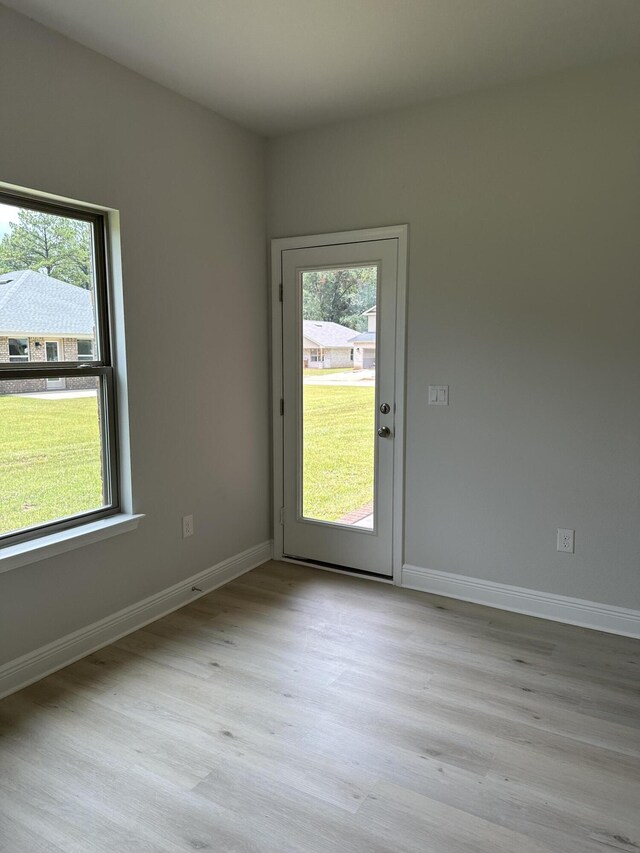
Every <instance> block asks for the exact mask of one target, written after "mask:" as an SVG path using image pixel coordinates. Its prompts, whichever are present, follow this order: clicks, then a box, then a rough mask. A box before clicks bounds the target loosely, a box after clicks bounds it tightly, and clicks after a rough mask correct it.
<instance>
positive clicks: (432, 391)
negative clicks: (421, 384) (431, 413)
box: [429, 385, 449, 406]
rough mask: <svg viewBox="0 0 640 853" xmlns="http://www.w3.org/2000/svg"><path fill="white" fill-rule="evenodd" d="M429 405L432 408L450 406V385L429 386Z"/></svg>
mask: <svg viewBox="0 0 640 853" xmlns="http://www.w3.org/2000/svg"><path fill="white" fill-rule="evenodd" d="M429 405H430V406H448V405H449V386H448V385H429Z"/></svg>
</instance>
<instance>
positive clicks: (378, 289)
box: [282, 239, 398, 577]
mask: <svg viewBox="0 0 640 853" xmlns="http://www.w3.org/2000/svg"><path fill="white" fill-rule="evenodd" d="M397 281H398V240H397V239H380V240H371V241H369V242H355V243H342V244H339V245H324V246H317V247H313V248H297V249H289V250H284V251H282V367H283V375H282V388H283V397H284V414H283V432H282V437H283V469H284V470H283V492H282V494H283V503H284V507H283V513H282V521H283V528H284V529H283V554H284V556H288V557H291V558H296V559H301V560H304V561H309V562H317V563H320V564H328V565H330V566H337V567H342V568H346V569H356V570H360V571H365V572H369V573H372V574H377V575H383V576H387V577H390V576H391V575H392V565H393V558H392V550H393V541H392V533H393V505H394V499H393V498H394V496H393V482H394V426H395V425H394V414H395V406H396V393H395V351H396V290H397ZM309 339H312V340H313V341H315V342H317V344H318V346H320V347H322V348H323V349H324V350H325V351H326V350H329V351H330V352H332V353H334V354H335V357H334V358H332V359H331V360H330V363H331V364H332V365H333V364H334V363H336V364H342V365H343V366H342V367H340V366H338V367H332V368H331V369H326V368H322V367H319V368H318V367H316V368H313V369H310V368H309V367H308V366H307V360H305V354H304V341H305V340H307V341H308V340H309ZM374 354H375V357H374Z"/></svg>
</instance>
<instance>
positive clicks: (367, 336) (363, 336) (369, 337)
mask: <svg viewBox="0 0 640 853" xmlns="http://www.w3.org/2000/svg"><path fill="white" fill-rule="evenodd" d="M375 339H376V333H375V332H360V334H359V335H356V336H355V338H351V343H353V344H364V343H367V341H375Z"/></svg>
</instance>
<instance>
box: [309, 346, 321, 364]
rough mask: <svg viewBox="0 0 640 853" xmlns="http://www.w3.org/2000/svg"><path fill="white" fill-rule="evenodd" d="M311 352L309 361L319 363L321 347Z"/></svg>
mask: <svg viewBox="0 0 640 853" xmlns="http://www.w3.org/2000/svg"><path fill="white" fill-rule="evenodd" d="M309 352H310V354H309V361H313V362H315V363H317V362H318V361H321V358H320V350H319V349H312V350H310V351H309Z"/></svg>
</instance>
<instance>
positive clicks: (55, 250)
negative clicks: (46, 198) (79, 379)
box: [0, 202, 96, 368]
mask: <svg viewBox="0 0 640 853" xmlns="http://www.w3.org/2000/svg"><path fill="white" fill-rule="evenodd" d="M93 241H94V235H93V226H92V224H91V223H89V222H85V221H84V220H81V219H74V218H73V217H72V216H57V215H53V214H52V213H44V212H42V211H37V210H30V209H27V208H22V207H14V206H12V205H9V204H4V203H2V202H0V368H1V367H2V364H3V363H5V364H6V363H13V364H15V363H19V362H24V361H31V362H33V361H36V362H46V361H49V362H51V361H77V360H78V343H79V338H78V336H82V337H83V338H87V336H90V337H91V339H92V340H91V341H89V342H88V343H90V344H91V343H92V342H93V341H95V329H96V319H95V299H94V292H95V275H94V268H95V264H94V250H93ZM12 332H13V333H14V334H15V333H16V332H20V333H21V337H20V338H9V335H10V334H11V333H12ZM51 339H54V340H53V341H52V340H51ZM16 342H19V344H18V343H16ZM18 349H20V352H18V351H17V350H18ZM13 350H16V351H15V352H14V351H13Z"/></svg>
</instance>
